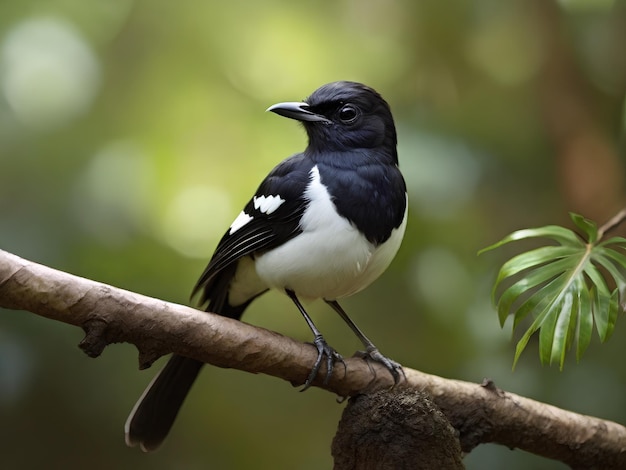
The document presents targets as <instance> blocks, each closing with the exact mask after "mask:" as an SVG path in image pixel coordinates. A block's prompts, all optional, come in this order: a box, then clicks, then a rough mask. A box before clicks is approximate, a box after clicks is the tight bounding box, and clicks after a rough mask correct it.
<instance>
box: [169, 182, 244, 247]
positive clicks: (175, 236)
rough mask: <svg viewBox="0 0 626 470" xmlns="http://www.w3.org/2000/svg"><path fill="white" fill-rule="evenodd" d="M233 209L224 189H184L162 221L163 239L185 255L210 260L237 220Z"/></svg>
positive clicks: (209, 187)
mask: <svg viewBox="0 0 626 470" xmlns="http://www.w3.org/2000/svg"><path fill="white" fill-rule="evenodd" d="M231 206H232V204H231V202H230V197H229V195H228V193H227V192H226V191H224V190H222V189H219V188H215V187H213V186H204V185H195V186H187V187H184V188H182V189H181V191H180V192H179V193H178V194H176V195H175V196H174V197H173V198H172V200H171V201H170V202H169V204H168V205H167V207H166V209H165V212H164V213H163V215H162V216H161V218H160V220H159V231H160V237H161V238H162V240H163V241H164V242H165V243H166V244H167V245H169V246H170V247H171V248H173V249H175V250H176V251H178V252H179V253H180V254H182V255H184V256H188V257H191V258H206V257H207V256H209V255H210V254H211V253H212V251H213V249H214V245H215V244H216V243H217V241H218V240H219V238H220V237H221V236H222V235H223V234H224V227H228V226H229V224H230V223H231V222H232V219H233V218H234V215H235V212H234V211H233V210H232V207H231Z"/></svg>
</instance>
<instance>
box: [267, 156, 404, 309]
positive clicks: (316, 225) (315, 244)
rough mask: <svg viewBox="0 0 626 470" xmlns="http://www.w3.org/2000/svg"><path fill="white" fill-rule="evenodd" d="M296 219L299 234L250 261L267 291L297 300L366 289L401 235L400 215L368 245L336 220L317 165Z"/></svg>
mask: <svg viewBox="0 0 626 470" xmlns="http://www.w3.org/2000/svg"><path fill="white" fill-rule="evenodd" d="M310 174H311V181H310V183H309V185H308V186H307V189H306V192H305V198H306V199H307V200H308V201H309V204H308V206H307V209H306V210H305V212H304V214H303V216H302V219H301V221H300V228H301V230H302V233H301V234H300V235H298V236H296V237H294V238H292V239H291V240H289V241H288V242H287V243H285V244H283V245H281V246H279V247H278V248H276V249H273V250H271V251H269V252H267V253H265V254H263V255H261V256H259V257H258V258H256V263H255V265H256V271H257V273H258V276H259V278H260V279H261V280H262V281H263V282H264V283H266V284H267V285H268V286H270V287H274V288H277V289H281V290H284V289H290V290H293V291H294V292H295V293H296V294H297V295H298V296H299V297H301V298H310V299H315V298H324V299H328V300H334V299H338V298H341V297H347V296H349V295H352V294H354V293H356V292H358V291H360V290H361V289H364V288H365V287H367V286H368V285H369V284H370V283H372V282H373V281H374V280H375V279H376V278H378V276H380V275H381V274H382V273H383V272H384V271H385V269H387V267H388V266H389V264H390V263H391V260H392V259H393V257H394V256H395V254H396V252H397V251H398V248H399V247H400V242H401V241H402V237H403V235H404V229H405V226H406V214H405V217H404V220H403V221H402V224H401V225H400V227H398V228H397V229H394V230H393V232H392V234H391V237H390V238H389V239H388V240H387V241H386V242H385V243H383V244H381V245H379V246H374V245H373V244H372V243H370V242H369V241H368V240H367V239H366V238H365V237H364V236H363V235H362V234H361V233H360V232H359V230H358V229H357V228H356V227H355V226H353V225H352V224H351V223H350V222H349V221H348V220H347V219H346V218H344V217H342V216H340V215H339V214H338V213H337V211H336V209H335V206H334V204H333V202H332V199H331V196H330V194H329V193H328V190H327V189H326V187H325V186H324V185H323V184H322V183H321V180H320V174H319V170H318V168H317V167H313V169H312V170H311V173H310Z"/></svg>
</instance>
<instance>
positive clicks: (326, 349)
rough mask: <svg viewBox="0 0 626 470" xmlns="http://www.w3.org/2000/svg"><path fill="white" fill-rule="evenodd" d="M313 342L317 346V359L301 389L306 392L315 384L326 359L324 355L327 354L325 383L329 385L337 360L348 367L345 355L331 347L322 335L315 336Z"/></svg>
mask: <svg viewBox="0 0 626 470" xmlns="http://www.w3.org/2000/svg"><path fill="white" fill-rule="evenodd" d="M313 344H314V345H315V347H316V348H317V359H316V360H315V364H314V365H313V368H312V369H311V372H310V373H309V376H308V377H307V379H306V381H305V382H304V387H302V390H300V391H301V392H304V391H305V390H307V389H308V388H309V387H310V386H311V385H312V384H313V380H315V377H316V376H317V373H318V372H319V370H320V368H321V366H322V361H323V360H324V356H326V377H324V382H323V383H324V385H327V384H328V382H329V380H330V376H331V375H332V373H333V370H334V368H335V362H337V361H339V362H341V363H342V364H343V366H344V369H345V367H346V363H345V361H344V360H343V357H342V356H341V354H339V353H338V352H337V351H335V350H334V349H333V348H331V347H330V346H329V345H328V343H327V342H326V340H325V339H324V337H323V336H321V335H318V336H315V339H314V340H313Z"/></svg>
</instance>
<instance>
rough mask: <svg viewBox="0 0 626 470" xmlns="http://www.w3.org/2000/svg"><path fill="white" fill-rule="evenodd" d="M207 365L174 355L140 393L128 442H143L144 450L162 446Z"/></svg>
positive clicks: (128, 427) (129, 424)
mask: <svg viewBox="0 0 626 470" xmlns="http://www.w3.org/2000/svg"><path fill="white" fill-rule="evenodd" d="M203 365H204V364H203V363H202V362H200V361H196V360H195V359H189V358H187V357H183V356H177V355H173V356H172V357H171V358H170V360H169V361H168V362H167V364H166V365H165V367H164V368H163V370H161V372H159V373H158V374H157V375H156V377H155V378H154V379H153V380H152V382H150V384H149V385H148V387H147V388H146V390H145V391H144V392H143V394H142V395H141V397H139V400H137V404H136V405H135V407H134V408H133V410H132V411H131V413H130V415H129V417H128V419H127V420H126V425H125V426H124V431H125V433H126V444H128V445H129V446H135V445H139V446H140V447H141V450H143V451H144V452H149V451H151V450H154V449H156V448H157V447H159V445H160V444H161V442H163V440H164V439H165V437H166V436H167V434H168V433H169V431H170V428H171V427H172V424H174V420H175V419H176V415H177V414H178V411H179V410H180V407H181V406H182V404H183V402H184V401H185V397H186V396H187V393H188V392H189V389H190V388H191V386H192V385H193V383H194V381H195V380H196V377H197V376H198V373H199V372H200V369H201V368H202V366H203Z"/></svg>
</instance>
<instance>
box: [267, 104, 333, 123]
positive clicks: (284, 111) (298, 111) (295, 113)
mask: <svg viewBox="0 0 626 470" xmlns="http://www.w3.org/2000/svg"><path fill="white" fill-rule="evenodd" d="M308 107H309V105H308V104H307V103H298V102H286V103H277V104H273V105H272V106H270V107H269V108H267V111H271V112H273V113H276V114H278V115H280V116H284V117H288V118H290V119H295V120H296V121H309V122H323V123H325V124H331V123H332V121H331V120H330V119H328V118H326V117H324V116H322V115H320V114H315V113H313V112H311V111H309V110H308Z"/></svg>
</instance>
